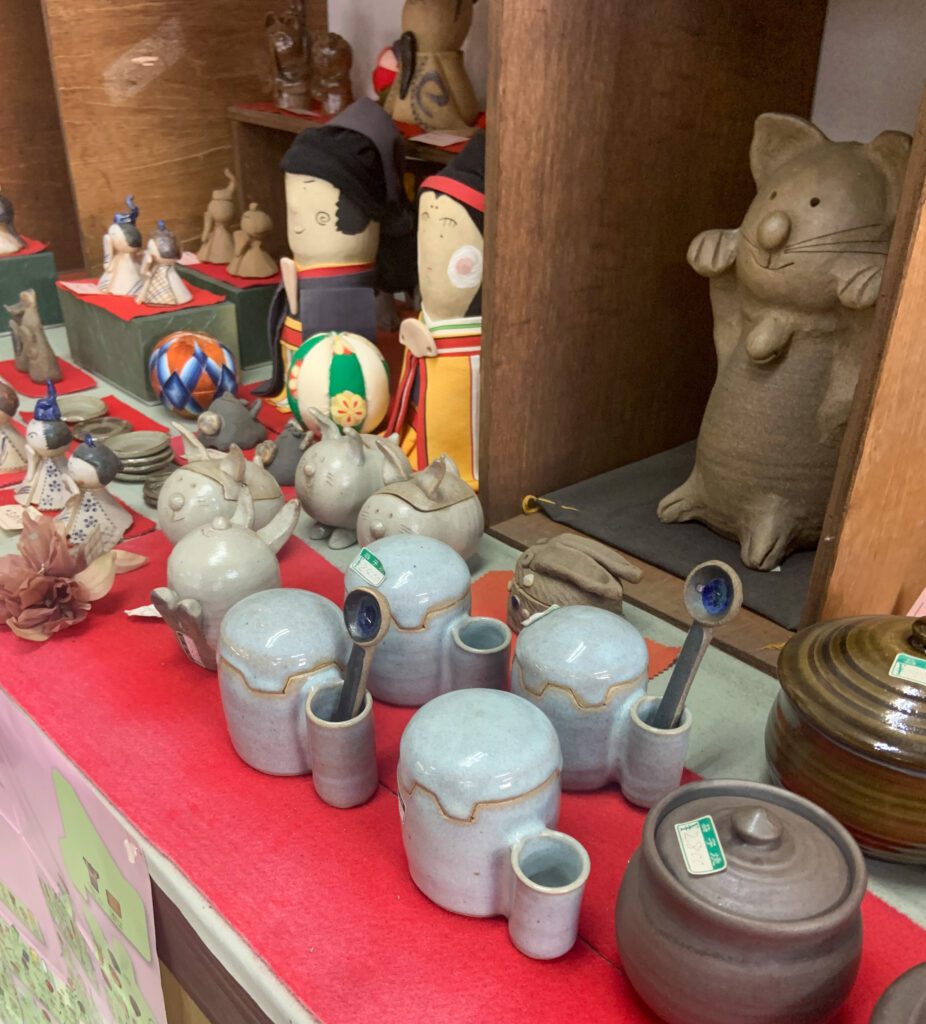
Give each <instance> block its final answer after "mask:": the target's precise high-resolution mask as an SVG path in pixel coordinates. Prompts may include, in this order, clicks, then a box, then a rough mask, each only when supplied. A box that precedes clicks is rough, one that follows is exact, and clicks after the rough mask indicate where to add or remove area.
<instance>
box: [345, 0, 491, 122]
mask: <svg viewBox="0 0 926 1024" xmlns="http://www.w3.org/2000/svg"><path fill="white" fill-rule="evenodd" d="M490 2H491V0H481V2H479V3H477V4H476V6H475V8H474V11H473V27H472V28H471V29H470V33H469V36H468V37H467V40H466V45H465V46H464V47H463V52H464V53H465V55H466V58H465V59H466V69H467V71H468V72H469V76H470V78H471V79H472V82H473V86H474V87H475V90H476V98H477V99H478V100H479V103H480V106H481V107H482V109H483V110H485V96H486V73H487V69H488V44H487V38H488V20H489V3H490ZM402 3H403V0H328V27H329V28H330V29H331V31H332V32H337V33H339V34H340V35H342V36H344V38H345V39H346V40H347V41H348V42H349V43H350V45H351V47H352V48H353V51H354V69H353V82H354V95H355V96H358V97H359V96H372V95H373V86H372V84H371V82H370V75H371V73H372V71H373V65H374V63H375V62H376V58H377V56H378V55H379V53H380V51H381V50H382V49H383V47H385V46H389V45H390V44H391V43H394V42H395V41H396V39H398V38H399V36H400V35H401V34H402Z"/></svg>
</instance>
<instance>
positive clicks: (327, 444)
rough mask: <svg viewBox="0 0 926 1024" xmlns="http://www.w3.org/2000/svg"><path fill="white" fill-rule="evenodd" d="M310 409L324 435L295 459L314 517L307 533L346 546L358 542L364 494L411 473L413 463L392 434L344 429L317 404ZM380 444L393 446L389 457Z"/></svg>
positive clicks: (302, 490)
mask: <svg viewBox="0 0 926 1024" xmlns="http://www.w3.org/2000/svg"><path fill="white" fill-rule="evenodd" d="M309 413H310V416H311V417H312V419H313V420H314V422H315V423H316V424H318V427H319V429H320V431H321V435H322V437H321V440H320V441H316V443H315V444H313V445H312V446H311V447H309V448H307V449H306V451H305V453H304V454H303V456H302V458H301V459H300V460H299V465H298V466H297V468H296V493H297V494H298V495H299V500H300V501H301V502H302V507H303V508H304V509H305V510H306V512H308V514H309V515H310V516H311V517H312V518H313V519H314V520H315V523H314V525H313V526H312V528H311V530H310V531H309V536H310V537H312V538H313V539H314V540H321V539H324V538H327V539H328V546H329V547H331V548H335V549H338V548H347V547H350V546H351V545H352V544H355V543H356V542H357V534H356V529H357V515H358V514H359V512H360V508H361V506H362V505H363V503H364V502H365V501H366V499H367V498H369V496H370V495H371V494H373V492H374V491H377V490H379V489H380V488H381V487H383V486H385V485H386V484H391V483H395V482H396V481H398V480H400V479H402V478H403V474H404V476H411V472H412V468H411V465H410V464H409V462H408V459H406V458H405V455H404V453H403V452H402V450H401V449H400V448H399V446H398V445H397V444H396V443H395V441H394V440H393V439H391V438H389V439H384V438H376V437H374V436H373V435H372V434H358V433H357V431H356V430H352V429H351V428H350V427H346V428H345V430H344V433H343V434H342V433H341V430H340V428H339V427H338V425H337V424H336V423H335V422H334V420H332V419H330V418H329V417H328V416H325V415H324V413H322V412H320V411H319V410H318V409H310V410H309ZM384 444H385V445H390V446H391V447H392V448H393V449H394V452H393V456H394V457H393V458H391V459H389V460H387V459H386V457H385V455H384V454H383V447H382V446H383V445H384ZM399 466H401V467H402V468H401V470H400V469H398V468H397V467H399Z"/></svg>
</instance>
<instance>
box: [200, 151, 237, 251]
mask: <svg viewBox="0 0 926 1024" xmlns="http://www.w3.org/2000/svg"><path fill="white" fill-rule="evenodd" d="M225 177H226V178H227V179H228V184H227V185H226V186H225V188H217V189H214V190H213V193H212V199H211V201H210V203H209V205H208V206H207V207H206V212H205V213H204V214H203V234H202V238H201V239H200V241H202V243H203V244H202V245H201V246H200V247H199V252H198V253H197V254H196V256H197V258H198V259H199V261H200V263H221V264H226V263H231V261H232V258H233V257H234V255H235V242H234V239H233V238H232V234H231V231H230V230H229V226H230V225H231V222H232V221H233V220H234V219H235V202H234V199H233V198H232V197H233V196H234V194H235V188H236V187H237V185H238V180H237V178H236V177H235V176H234V174H232V172H231V171H230V170H228V168H226V169H225Z"/></svg>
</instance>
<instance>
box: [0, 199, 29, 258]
mask: <svg viewBox="0 0 926 1024" xmlns="http://www.w3.org/2000/svg"><path fill="white" fill-rule="evenodd" d="M25 245H26V243H25V241H24V240H23V238H22V237H21V236H20V235H19V233H18V232H17V230H16V227H15V225H14V224H13V201H12V200H11V199H9V198H8V197H7V196H4V195H0V256H9V255H10V253H14V252H19V250H20V249H23V248H25Z"/></svg>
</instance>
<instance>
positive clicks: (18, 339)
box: [4, 288, 61, 384]
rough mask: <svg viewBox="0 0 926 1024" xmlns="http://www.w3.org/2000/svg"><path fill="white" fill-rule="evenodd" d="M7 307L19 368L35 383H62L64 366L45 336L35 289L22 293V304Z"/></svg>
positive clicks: (15, 356) (14, 354) (20, 299)
mask: <svg viewBox="0 0 926 1024" xmlns="http://www.w3.org/2000/svg"><path fill="white" fill-rule="evenodd" d="M4 308H5V309H6V311H7V313H9V314H10V332H11V333H12V335H13V357H14V362H15V365H16V369H17V370H19V371H20V372H21V373H28V374H29V380H31V381H32V383H33V384H41V383H42V381H46V380H51V381H54V382H55V383H56V384H57V383H58V381H60V380H61V367H60V366H59V365H58V359H57V357H56V356H55V353H54V352H53V351H52V347H51V345H50V344H49V343H48V338H47V337H46V336H45V328H44V327H43V326H42V320H41V318H40V316H39V305H38V300H37V299H36V297H35V289H34V288H28V289H27V290H26V291H23V292H20V293H19V302H17V303H16V304H15V305H13V306H5V307H4Z"/></svg>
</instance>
